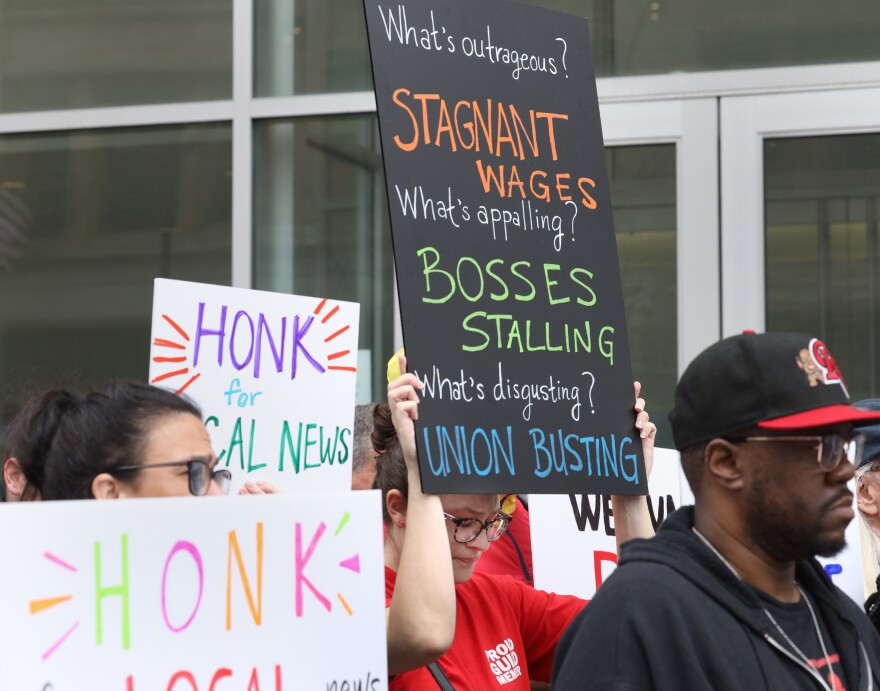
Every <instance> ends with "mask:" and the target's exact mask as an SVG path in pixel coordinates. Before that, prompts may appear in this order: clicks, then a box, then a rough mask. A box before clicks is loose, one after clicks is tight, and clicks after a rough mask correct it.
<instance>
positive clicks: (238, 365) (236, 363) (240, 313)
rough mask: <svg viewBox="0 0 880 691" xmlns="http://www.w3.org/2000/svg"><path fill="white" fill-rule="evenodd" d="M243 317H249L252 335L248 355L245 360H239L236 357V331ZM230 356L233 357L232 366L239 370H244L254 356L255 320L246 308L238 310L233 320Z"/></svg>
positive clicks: (248, 321)
mask: <svg viewBox="0 0 880 691" xmlns="http://www.w3.org/2000/svg"><path fill="white" fill-rule="evenodd" d="M242 317H244V318H245V319H247V323H248V326H250V328H251V337H250V343H249V344H248V350H247V357H246V358H245V360H244V362H239V361H238V358H237V357H235V333H236V330H237V329H238V322H239V320H240V319H241V318H242ZM229 356H230V357H231V358H232V366H233V367H235V369H237V370H243V369H244V368H245V367H247V366H248V363H249V362H250V361H251V358H252V357H253V356H254V320H253V319H251V317H250V315H249V314H248V313H247V312H245V311H244V310H239V311H238V312H236V313H235V319H234V320H233V321H232V337H231V338H230V339H229Z"/></svg>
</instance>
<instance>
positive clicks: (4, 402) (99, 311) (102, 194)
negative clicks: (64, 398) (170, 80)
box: [0, 124, 232, 437]
mask: <svg viewBox="0 0 880 691" xmlns="http://www.w3.org/2000/svg"><path fill="white" fill-rule="evenodd" d="M231 134H232V133H231V127H230V126H229V125H226V124H218V125H199V126H175V127H155V128H132V129H119V130H96V131H80V132H73V133H71V132H62V133H52V134H39V135H9V136H3V137H0V381H2V382H3V386H2V387H0V437H2V436H3V429H4V425H5V424H6V423H7V422H8V421H9V419H10V418H11V416H12V415H13V414H14V413H15V412H16V411H17V409H18V406H19V405H20V403H21V401H22V400H23V399H24V398H25V397H26V396H28V395H30V394H31V393H33V392H34V391H35V390H40V389H43V388H46V387H48V386H51V385H55V384H58V383H61V384H67V385H72V386H79V385H89V384H92V383H95V382H101V381H104V380H106V379H110V378H115V377H124V378H131V379H138V380H142V381H145V380H146V378H147V373H148V369H149V360H148V358H149V346H150V319H151V316H152V298H153V279H154V278H156V277H165V278H178V279H183V280H192V281H203V282H207V283H219V284H226V285H228V284H229V281H230V278H231V275H230V274H231V265H232V260H231V252H232V251H231V189H232V185H231V183H232V178H231V168H232V144H231Z"/></svg>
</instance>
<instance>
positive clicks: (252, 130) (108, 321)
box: [0, 0, 880, 445]
mask: <svg viewBox="0 0 880 691" xmlns="http://www.w3.org/2000/svg"><path fill="white" fill-rule="evenodd" d="M473 1H474V2H477V1H479V0H473ZM533 4H538V5H542V6H545V7H548V8H552V9H557V10H562V11H567V12H572V13H577V14H581V15H584V16H587V17H589V19H590V25H591V37H592V43H593V53H594V59H595V63H596V68H597V73H598V76H599V84H598V88H599V98H600V104H601V109H602V121H603V130H604V135H605V141H606V158H607V162H608V170H609V178H610V181H611V187H612V198H613V202H614V214H615V225H616V231H617V238H618V247H619V252H620V261H621V270H622V274H623V283H624V297H625V300H626V305H627V319H628V325H629V331H630V341H631V346H632V351H633V352H632V355H633V367H634V370H635V374H636V376H637V378H639V379H640V380H641V381H642V382H643V384H644V392H645V396H646V398H647V399H648V401H649V405H650V409H651V411H652V413H653V414H654V418H655V419H656V420H657V421H658V423H660V426H661V431H660V443H661V444H662V445H669V444H671V438H670V437H669V434H668V427H667V425H666V423H665V413H666V412H667V411H668V409H669V408H670V407H671V399H672V391H673V388H674V384H675V382H676V380H677V377H678V374H679V373H680V371H681V370H682V369H683V367H684V366H685V365H686V364H687V362H689V361H690V359H691V358H692V357H693V356H694V355H695V354H696V353H698V352H699V351H700V350H701V349H703V348H704V347H705V346H706V345H707V344H709V343H711V342H712V341H714V340H717V339H718V338H719V337H721V336H724V335H729V334H732V333H737V332H739V331H741V330H742V329H744V328H752V329H755V330H758V331H761V330H764V329H775V330H783V329H784V330H801V331H807V332H811V333H815V334H817V335H819V336H820V337H821V338H823V339H824V340H825V341H826V342H827V343H828V344H829V346H830V347H831V350H832V351H833V352H834V353H835V355H836V357H837V360H838V362H839V363H840V365H841V367H842V369H843V371H844V372H845V373H846V375H847V378H848V384H849V389H850V392H851V394H852V395H853V396H854V397H855V398H862V397H867V396H872V395H877V394H878V393H880V373H878V371H877V370H878V367H880V361H878V356H877V350H878V349H877V342H878V338H880V307H878V304H880V302H878V301H880V247H878V245H880V235H878V234H880V226H878V216H880V43H878V42H877V40H876V37H877V35H878V33H880V5H878V3H877V2H876V0H847V1H844V2H839V3H834V4H833V5H829V4H828V3H823V2H819V0H798V1H795V0H774V2H769V3H768V2H766V1H761V0H742V1H740V2H736V3H721V2H716V1H715V0H697V1H696V2H691V3H672V2H669V0H657V1H647V0H617V1H613V0H541V1H540V2H538V1H537V0H535V1H534V2H533ZM369 65H370V63H369V55H368V51H367V41H366V32H365V28H364V17H363V6H362V4H361V3H360V1H359V0H303V1H299V0H150V1H149V2H143V1H142V0H6V2H4V3H2V4H0V382H2V386H0V436H2V427H3V425H5V423H6V422H7V421H8V420H9V418H10V417H11V415H12V414H14V412H15V411H16V410H17V407H18V405H19V404H20V401H21V399H22V397H24V396H26V395H27V394H28V393H29V392H31V391H33V390H34V389H39V388H42V387H45V386H48V385H50V384H53V383H59V382H60V383H70V384H82V383H88V382H93V381H97V380H104V379H107V378H109V377H132V378H136V379H145V378H146V375H147V366H148V360H147V358H148V351H149V331H150V314H151V311H150V305H151V297H152V279H153V278H154V277H169V278H178V279H184V280H194V281H204V282H209V283H218V284H228V285H234V286H239V287H253V288H259V289H265V290H273V291H281V292H295V293H299V294H306V295H309V294H311V295H322V296H330V297H333V298H336V299H345V300H354V301H358V302H360V303H361V325H360V333H361V336H360V351H361V353H360V355H361V357H360V372H361V373H363V374H364V375H365V376H363V377H362V378H361V381H360V383H359V394H358V396H359V398H360V400H361V401H364V402H365V401H367V400H379V399H381V397H382V395H383V392H384V371H385V362H386V360H387V359H388V357H389V356H390V354H391V353H392V352H393V351H394V349H395V346H396V345H397V344H398V341H399V339H400V337H399V327H397V321H398V320H397V316H396V311H397V308H396V296H395V293H394V279H393V266H392V257H391V243H390V233H389V229H388V220H387V211H386V198H385V189H384V176H383V170H382V159H381V155H380V153H379V142H378V133H377V126H376V117H375V102H374V97H373V93H372V91H371V88H372V81H371V76H370V66H369Z"/></svg>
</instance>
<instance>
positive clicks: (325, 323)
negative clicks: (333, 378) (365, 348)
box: [314, 298, 357, 372]
mask: <svg viewBox="0 0 880 691" xmlns="http://www.w3.org/2000/svg"><path fill="white" fill-rule="evenodd" d="M327 302H328V299H327V298H324V299H323V300H321V302H319V303H318V306H317V307H316V308H315V311H314V316H315V317H316V318H319V317H320V319H321V325H322V327H324V328H326V330H327V331H331V333H330V335H328V336H327V337H326V338H325V339H324V343H327V344H330V345H329V347H330V350H333V346H334V345H335V344H334V343H333V341H334V340H335V339H337V338H339V337H340V336H342V335H343V334H344V333H345V332H346V331H348V330H349V329H350V328H351V325H350V324H345V325H344V326H340V325H339V324H338V323H336V322H334V321H333V320H334V317H336V316H337V315H338V314H339V305H333V306H332V307H329V309H327V311H326V312H324V314H323V316H321V313H322V311H324V308H325V307H328V304H327ZM337 321H338V320H337ZM351 353H352V351H351V349H350V348H345V347H341V348H340V349H339V350H336V351H334V352H331V353H329V354H328V355H327V369H328V370H329V371H333V372H357V367H354V366H352V365H349V364H343V363H344V362H345V361H343V360H342V359H343V358H345V357H346V356H349V355H351ZM356 357H357V354H356V353H355V358H356Z"/></svg>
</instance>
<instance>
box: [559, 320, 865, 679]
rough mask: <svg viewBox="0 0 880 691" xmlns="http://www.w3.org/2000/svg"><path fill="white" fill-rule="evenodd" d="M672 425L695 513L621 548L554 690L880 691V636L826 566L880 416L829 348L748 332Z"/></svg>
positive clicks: (694, 382) (694, 368)
mask: <svg viewBox="0 0 880 691" xmlns="http://www.w3.org/2000/svg"><path fill="white" fill-rule="evenodd" d="M669 418H670V422H671V423H672V433H673V437H674V439H675V445H676V448H678V449H679V451H681V459H682V466H683V468H684V472H685V475H686V477H687V480H688V483H689V484H690V486H691V489H692V490H693V493H694V496H695V498H696V501H695V505H694V506H693V507H683V508H681V509H680V510H678V511H676V512H675V513H674V514H672V515H671V516H670V517H669V518H668V519H667V520H666V521H665V522H664V523H663V525H662V526H661V528H660V531H659V532H658V534H657V536H656V537H655V538H653V539H652V540H633V541H631V542H628V543H626V544H625V545H623V546H622V550H621V556H620V565H619V567H618V569H617V570H616V571H615V572H614V574H612V576H611V577H610V578H609V579H608V580H607V581H606V582H605V584H604V585H603V586H602V588H601V589H600V590H599V591H598V593H597V594H596V597H595V598H594V599H593V601H592V602H591V603H590V604H589V606H587V607H586V608H585V609H584V611H583V612H582V613H581V614H580V615H579V616H578V617H577V619H575V621H574V622H573V623H572V625H571V627H570V628H569V629H568V631H567V632H566V634H565V635H564V637H563V639H562V641H561V642H560V644H559V647H558V648H557V652H556V663H555V670H554V671H555V674H554V675H553V688H554V689H559V690H562V691H567V690H569V689H596V690H598V689H621V690H623V689H627V690H635V689H688V690H691V689H713V690H715V691H727V690H730V691H733V690H739V689H743V690H745V689H750V690H751V689H770V688H772V689H802V688H803V689H810V688H819V689H827V690H828V691H841V690H847V691H856V690H857V689H874V688H880V686H878V685H880V638H878V636H877V633H876V632H875V631H874V629H873V627H872V626H871V623H870V622H869V621H868V619H867V617H866V616H865V614H864V613H863V612H862V611H861V610H860V608H859V607H858V605H856V604H855V603H854V602H853V601H851V600H850V599H849V598H848V597H847V596H846V595H845V594H844V593H843V592H842V591H841V590H839V589H838V588H837V587H835V586H834V585H833V584H832V582H831V580H830V579H829V578H828V576H827V575H826V574H825V572H824V570H823V569H822V567H821V566H820V565H819V563H818V562H817V561H816V560H815V559H814V557H815V556H816V555H824V556H830V555H833V554H835V553H837V552H839V551H840V550H841V549H842V548H843V547H844V545H845V537H844V531H845V529H846V526H847V524H848V523H849V522H850V521H851V520H852V519H853V516H854V513H853V508H852V504H853V497H852V494H851V492H850V491H849V490H848V489H847V482H848V481H849V480H850V479H851V478H852V477H853V464H854V463H855V464H858V462H859V460H860V457H861V454H862V453H863V441H864V440H863V439H862V437H860V436H859V435H858V434H856V431H857V428H858V427H859V426H861V425H866V424H871V423H875V422H877V421H880V412H878V411H866V410H858V409H856V408H853V407H851V406H850V405H849V394H848V392H847V389H846V382H845V381H844V378H843V375H842V374H841V372H840V370H839V369H838V367H837V364H836V363H835V361H834V358H833V357H832V356H831V353H830V352H829V351H828V349H827V348H826V346H825V344H824V343H822V342H821V341H820V340H818V339H815V338H810V337H809V336H804V335H801V334H760V335H757V334H751V333H749V334H743V335H740V336H733V337H731V338H726V339H724V340H722V341H720V342H719V343H716V344H715V345H713V346H711V347H710V348H708V349H707V350H705V351H704V352H703V353H701V354H700V355H699V356H698V357H697V358H696V359H695V360H694V361H693V362H692V363H691V364H690V366H689V367H688V368H687V370H686V371H685V373H684V375H683V376H682V378H681V380H680V381H679V384H678V387H677V388H676V392H675V408H674V410H673V411H672V412H671V413H670V416H669Z"/></svg>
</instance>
